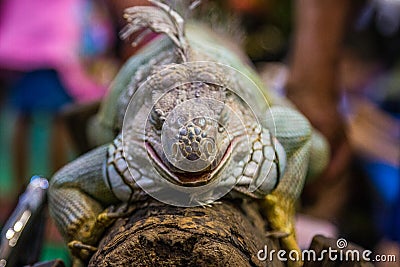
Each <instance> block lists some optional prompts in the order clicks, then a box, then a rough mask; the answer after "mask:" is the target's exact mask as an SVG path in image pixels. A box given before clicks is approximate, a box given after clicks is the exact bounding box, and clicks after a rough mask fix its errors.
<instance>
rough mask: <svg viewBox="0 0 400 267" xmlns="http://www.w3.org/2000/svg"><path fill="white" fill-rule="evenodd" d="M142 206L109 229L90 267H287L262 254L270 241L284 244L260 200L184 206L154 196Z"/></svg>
mask: <svg viewBox="0 0 400 267" xmlns="http://www.w3.org/2000/svg"><path fill="white" fill-rule="evenodd" d="M136 206H137V207H138V208H136V210H135V211H134V213H133V214H132V215H131V216H130V217H128V218H123V219H119V220H117V221H116V223H115V224H114V225H113V226H112V227H111V228H110V229H109V230H108V232H107V233H106V234H105V236H104V238H103V239H102V240H101V242H100V244H99V249H98V251H97V252H96V253H95V254H94V255H93V257H92V258H91V260H90V263H89V266H240V267H242V266H267V265H268V266H276V267H279V266H284V264H283V263H282V262H279V261H274V262H266V261H260V260H259V259H258V258H257V252H258V251H260V250H261V249H263V248H264V246H265V245H267V246H268V248H270V249H279V241H277V240H276V239H272V238H267V237H266V229H267V225H266V223H265V221H264V220H263V218H262V216H261V215H260V213H259V206H258V205H257V203H255V202H251V201H248V200H237V201H236V200H235V202H233V200H232V201H229V200H223V201H222V202H221V203H219V204H213V205H212V206H211V207H190V208H181V207H174V206H169V205H166V204H163V203H160V202H157V201H155V200H149V201H146V203H141V204H140V205H136Z"/></svg>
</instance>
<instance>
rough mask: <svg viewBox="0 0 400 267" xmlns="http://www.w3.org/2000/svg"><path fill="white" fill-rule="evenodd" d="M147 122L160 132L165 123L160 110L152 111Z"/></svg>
mask: <svg viewBox="0 0 400 267" xmlns="http://www.w3.org/2000/svg"><path fill="white" fill-rule="evenodd" d="M149 121H150V123H151V124H152V125H153V126H154V128H155V129H156V130H161V128H162V126H163V124H164V121H165V117H164V112H163V111H162V110H161V109H152V110H151V112H150V116H149Z"/></svg>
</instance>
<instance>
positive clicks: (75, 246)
mask: <svg viewBox="0 0 400 267" xmlns="http://www.w3.org/2000/svg"><path fill="white" fill-rule="evenodd" d="M68 248H69V250H70V251H71V254H72V256H73V258H74V259H73V267H78V266H85V264H84V261H87V260H88V259H89V257H90V256H91V255H92V254H93V253H95V252H96V251H97V247H94V246H91V245H87V244H83V243H82V242H81V241H77V240H73V241H71V242H69V243H68Z"/></svg>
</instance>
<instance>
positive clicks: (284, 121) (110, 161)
mask: <svg viewBox="0 0 400 267" xmlns="http://www.w3.org/2000/svg"><path fill="white" fill-rule="evenodd" d="M151 2H152V3H153V4H154V5H155V6H152V7H133V8H130V9H127V10H126V14H125V16H126V19H127V20H128V23H129V24H128V26H127V27H126V28H125V30H124V34H123V36H124V37H127V36H129V35H130V34H131V33H133V32H136V31H138V30H139V29H142V28H148V29H151V30H153V31H156V32H160V33H165V34H166V35H167V37H165V36H164V37H159V38H157V39H155V40H153V41H152V42H151V43H150V44H149V45H147V47H145V48H144V49H142V50H141V51H140V52H139V53H138V54H137V55H135V56H133V57H132V58H131V59H130V60H129V61H128V62H127V63H126V64H125V66H124V67H123V68H122V69H121V71H120V73H119V74H118V76H117V78H116V79H115V81H114V84H113V86H112V90H111V91H110V94H109V95H108V97H107V98H106V99H105V101H104V103H103V106H102V109H101V111H100V113H99V115H98V116H97V120H96V121H95V123H94V124H93V125H92V128H91V130H92V133H93V134H92V136H93V138H94V139H96V140H97V142H98V143H99V144H105V145H102V146H100V147H99V148H97V149H95V150H93V151H91V152H89V153H87V154H86V155H83V156H82V157H80V158H78V159H77V160H75V161H73V162H71V163H70V164H68V165H67V166H65V167H64V168H62V169H61V170H60V171H58V172H57V173H56V174H55V175H54V177H53V178H52V180H51V184H50V192H49V203H50V205H49V206H50V212H51V215H52V217H53V218H54V220H55V221H56V224H57V226H58V228H59V229H60V231H61V233H62V234H63V235H64V236H65V238H66V239H67V241H68V242H69V247H70V249H71V251H72V253H73V255H74V256H75V265H79V264H80V263H81V261H80V260H79V258H81V259H85V258H87V257H88V256H89V255H90V253H91V251H94V250H95V247H94V246H95V245H96V243H97V242H98V240H99V238H100V237H101V235H102V232H103V230H104V228H105V227H106V226H108V225H109V224H110V223H112V221H113V219H114V218H116V217H118V216H121V212H118V211H115V212H113V211H111V210H110V209H105V208H106V207H108V206H110V205H113V204H116V203H120V202H133V201H135V200H138V199H140V198H141V196H143V195H144V194H146V192H148V193H149V192H150V193H151V192H153V191H157V190H159V189H160V188H161V187H162V186H164V185H165V184H164V183H163V181H164V180H165V181H168V182H169V183H173V184H175V185H178V186H181V187H182V188H195V187H196V186H198V185H207V184H212V183H213V182H215V181H219V182H226V181H228V180H229V181H231V180H230V178H232V177H233V178H234V181H233V182H232V181H231V182H230V183H232V185H233V186H234V187H233V191H235V192H238V193H239V194H234V195H235V196H236V197H238V196H239V197H240V196H243V197H252V198H257V199H262V200H263V201H262V202H263V211H264V212H265V215H266V217H267V218H268V221H269V223H270V225H271V227H272V229H273V230H274V231H275V232H276V233H280V234H282V236H283V237H282V241H283V244H284V246H285V248H286V249H296V250H298V249H299V248H298V246H297V243H296V240H295V236H294V224H293V216H294V204H295V202H296V200H297V198H298V196H299V194H300V192H301V190H302V187H303V184H304V181H305V177H306V173H307V169H308V166H309V163H310V161H309V158H310V153H311V152H312V151H314V153H315V150H317V149H318V151H317V154H319V155H320V158H319V160H318V161H317V162H311V163H313V164H316V165H318V166H319V167H318V168H315V167H314V168H313V169H321V168H323V165H324V164H325V163H326V159H327V157H326V154H327V150H326V148H325V147H321V148H314V147H313V146H312V137H313V132H312V128H311V126H310V124H309V123H308V121H307V120H306V119H305V118H304V117H303V116H302V115H301V114H299V113H298V112H297V111H296V110H294V109H293V108H291V107H289V106H284V105H278V103H275V105H274V103H272V102H273V101H272V97H271V96H270V94H269V93H268V92H267V91H266V90H264V91H263V93H264V95H263V96H262V97H254V96H259V95H258V92H256V91H254V89H252V88H257V87H259V88H262V87H263V85H262V83H261V81H260V79H259V77H258V76H257V75H256V74H255V72H254V71H253V70H252V69H251V67H250V66H249V65H247V63H246V59H245V57H244V56H243V55H241V54H239V53H238V52H237V51H236V50H234V49H229V48H228V47H229V45H227V44H228V43H227V42H226V41H225V40H223V39H221V38H220V37H218V36H217V35H216V34H213V33H211V32H210V31H208V30H207V29H205V28H204V27H202V26H199V25H196V24H190V23H187V24H185V23H184V21H183V19H182V18H181V17H180V16H179V15H178V14H177V13H176V12H175V11H173V10H171V9H170V8H169V7H168V6H166V5H165V4H162V3H160V2H158V1H151ZM221 64H225V65H228V66H231V67H232V68H234V69H237V70H240V72H241V73H242V75H245V76H246V77H249V79H250V80H251V81H252V82H253V85H256V86H253V87H251V86H250V87H248V83H247V84H246V83H245V82H244V81H242V80H241V79H240V78H238V77H234V74H232V73H233V72H229V71H225V70H227V68H224V67H222V66H223V65H221ZM228 69H229V68H228ZM252 90H253V91H252ZM138 92H139V93H140V92H142V94H143V102H142V103H140V101H139V102H137V103H134V104H135V105H132V103H131V102H130V101H131V99H132V98H133V97H135V94H138ZM243 99H244V100H243ZM147 100H149V101H150V103H147ZM184 103H189V104H190V105H187V106H185V105H184ZM269 105H272V107H270V108H269V109H268V106H269ZM149 106H150V108H149V109H148V111H149V112H147V109H146V108H148V107H149ZM226 107H229V108H226ZM250 108H251V109H250ZM252 109H253V110H254V111H252ZM127 110H128V112H127ZM177 110H178V112H177ZM254 112H255V113H265V116H264V115H262V116H261V117H262V118H263V117H266V118H270V120H269V121H265V122H263V123H257V120H256V119H255V117H254ZM126 113H127V115H126ZM124 118H125V120H124ZM127 120H128V122H127ZM180 120H182V121H180ZM167 126H168V127H167ZM225 128H226V129H228V130H229V132H228V133H226V131H225V130H226V129H225ZM123 129H124V131H122V130H123ZM141 129H143V130H141ZM107 143H109V144H107ZM244 144H247V147H246V146H245V145H244ZM313 149H314V150H313ZM149 159H150V161H151V163H152V166H151V165H149V164H148V161H149ZM192 163H193V164H192ZM185 164H186V165H185ZM151 168H154V169H155V170H156V171H154V170H152V169H151ZM251 185H255V187H254V186H253V187H254V188H253V189H251ZM249 186H250V187H249ZM142 188H143V189H145V191H146V192H145V191H143V190H142ZM211 194H212V192H211ZM192 197H194V198H196V195H193V196H192ZM202 199H204V196H203V198H202ZM212 200H213V199H212ZM194 201H195V200H194ZM195 204H203V205H204V204H209V203H208V202H207V201H198V203H195Z"/></svg>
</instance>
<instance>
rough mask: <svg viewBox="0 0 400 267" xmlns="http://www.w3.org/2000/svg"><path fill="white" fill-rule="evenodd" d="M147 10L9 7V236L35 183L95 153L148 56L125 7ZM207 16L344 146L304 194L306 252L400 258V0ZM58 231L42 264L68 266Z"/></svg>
mask: <svg viewBox="0 0 400 267" xmlns="http://www.w3.org/2000/svg"><path fill="white" fill-rule="evenodd" d="M143 3H147V2H146V1H134V0H131V1H129V0H119V1H106V0H102V1H93V0H58V1H52V0H36V1H30V0H2V1H0V32H1V34H0V229H1V227H2V225H3V224H4V222H5V220H6V219H7V217H8V216H9V215H10V214H11V211H12V210H13V208H14V207H15V205H16V204H17V201H18V196H19V195H20V194H21V193H22V192H23V191H24V190H25V188H26V185H27V184H28V182H29V179H30V177H31V176H33V175H42V176H44V177H48V178H50V177H51V176H52V174H53V173H54V172H55V171H56V170H57V169H59V168H60V167H62V166H63V165H64V164H66V163H67V162H68V161H70V160H72V159H74V158H76V157H77V156H79V155H80V154H82V153H84V152H85V151H87V150H88V149H89V146H88V145H87V142H86V139H85V138H84V137H82V135H84V132H83V131H82V129H83V128H84V126H83V125H82V124H84V123H85V121H86V119H87V118H86V117H87V116H88V115H87V114H92V113H93V112H95V111H96V109H97V108H98V102H99V101H100V100H101V99H102V97H103V96H104V95H105V93H106V90H107V88H108V86H109V84H110V82H111V81H112V79H113V77H114V76H115V74H116V72H117V71H118V69H119V68H120V66H121V65H122V64H123V62H124V61H125V60H126V59H127V58H128V57H129V56H130V55H132V54H134V53H135V52H136V50H137V49H138V48H139V47H136V48H132V47H130V45H129V43H127V42H122V41H120V40H119V38H118V32H119V31H120V29H121V28H122V26H123V20H122V11H123V9H124V8H126V7H129V6H132V5H137V4H143ZM196 13H198V15H197V17H198V18H199V19H200V20H204V21H208V22H211V24H212V25H213V26H214V28H215V30H217V31H218V30H219V31H221V32H224V34H226V35H234V37H235V42H237V43H239V42H240V43H241V44H242V47H243V48H244V50H245V52H246V53H247V54H248V55H249V57H250V58H251V60H252V61H253V63H254V66H255V67H256V68H257V70H258V71H259V72H260V74H261V75H262V78H263V79H264V81H265V83H266V84H267V85H268V87H269V88H270V89H271V90H274V91H275V92H276V93H277V94H281V95H286V96H287V97H288V98H289V99H290V100H291V101H292V102H293V103H294V104H295V105H296V106H297V107H298V108H299V109H300V110H301V111H302V112H303V113H304V114H305V115H306V116H307V117H308V118H309V119H310V121H311V123H312V124H313V125H314V127H315V128H317V129H318V130H319V131H321V133H322V134H324V135H325V136H326V137H327V139H328V141H329V143H330V145H331V150H332V151H331V154H332V162H331V165H330V166H329V168H328V169H327V171H326V172H325V173H324V174H323V175H322V176H321V177H319V178H317V179H315V180H313V181H308V183H307V184H306V188H305V190H304V193H303V195H302V200H301V209H300V215H299V216H298V224H297V228H298V238H299V239H300V240H299V241H300V244H301V246H302V247H303V248H307V247H308V245H309V242H310V240H311V237H312V236H313V235H315V234H318V233H321V234H325V235H329V236H332V237H344V238H346V239H347V240H348V241H351V242H354V243H356V244H359V245H361V246H363V247H364V248H367V249H371V250H373V251H374V252H376V253H382V254H396V255H397V259H398V260H400V255H399V251H400V245H399V244H400V170H399V162H400V1H397V0H370V1H362V0H353V1H348V0H337V1H333V0H330V1H318V0H310V1H291V0H245V1H243V0H228V1H211V0H209V1H205V0H204V1H203V3H202V5H201V6H200V7H198V9H197V10H196ZM195 16H196V15H195ZM148 39H151V38H148ZM143 45H145V43H143V44H141V46H143ZM77 114H78V115H77ZM82 114H83V115H82ZM76 117H78V121H79V123H77V122H76V121H77V119H76ZM71 118H72V119H71ZM74 118H75V120H74ZM71 120H72V121H73V123H71ZM47 229H48V230H47V231H46V237H45V243H44V247H43V250H42V254H41V260H48V259H55V258H62V259H64V261H65V262H66V263H67V264H68V262H69V259H68V253H67V252H66V249H65V246H64V245H63V242H62V240H61V238H60V236H59V234H58V232H57V230H56V229H55V227H54V226H53V224H52V223H51V222H50V220H48V222H47ZM382 266H395V265H382Z"/></svg>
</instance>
